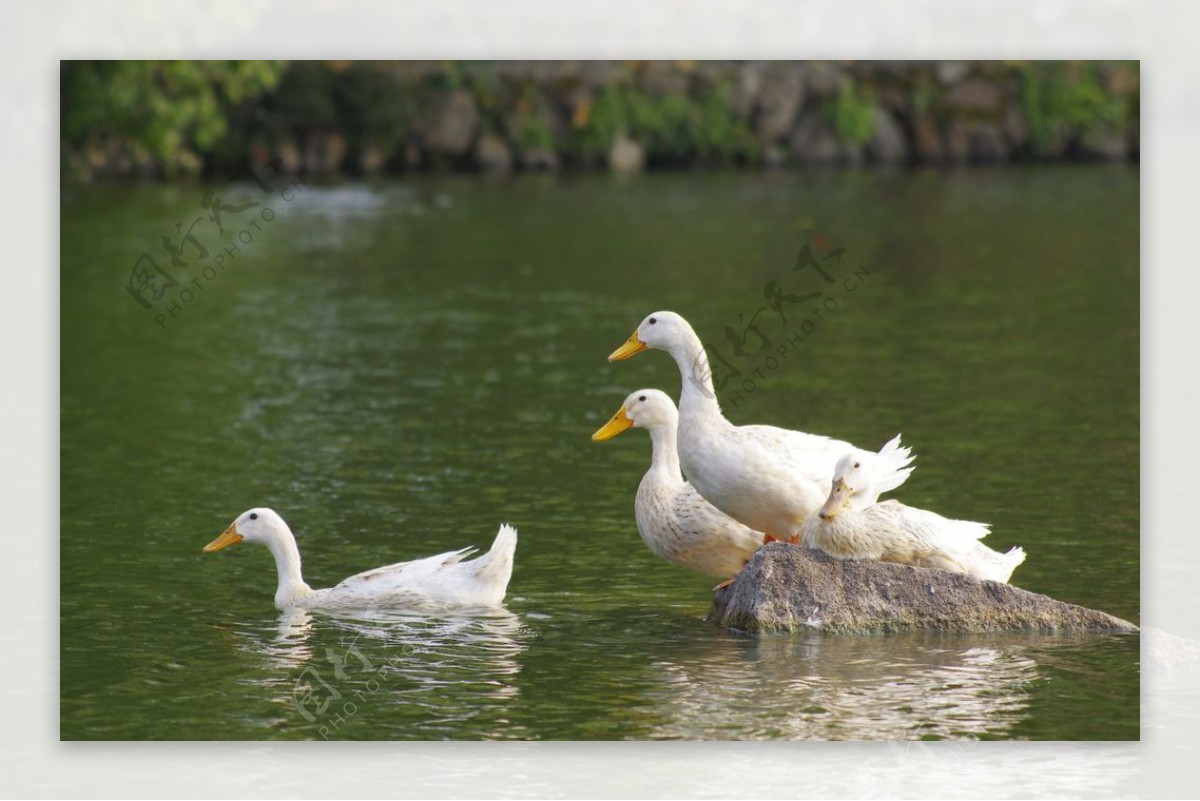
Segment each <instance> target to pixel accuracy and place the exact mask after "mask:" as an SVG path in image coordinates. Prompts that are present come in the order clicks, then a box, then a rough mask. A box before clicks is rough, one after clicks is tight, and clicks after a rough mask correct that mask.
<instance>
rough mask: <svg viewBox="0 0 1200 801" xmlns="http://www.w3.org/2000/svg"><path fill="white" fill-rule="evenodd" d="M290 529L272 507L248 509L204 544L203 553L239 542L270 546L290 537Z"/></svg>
mask: <svg viewBox="0 0 1200 801" xmlns="http://www.w3.org/2000/svg"><path fill="white" fill-rule="evenodd" d="M291 533H292V532H291V529H289V528H288V526H287V523H285V522H283V518H282V517H280V516H279V515H278V514H276V513H275V511H274V510H273V509H267V508H265V507H263V508H259V509H250V510H248V511H245V512H242V513H241V514H240V515H238V518H237V519H236V520H234V521H233V522H232V523H230V524H229V528H227V529H225V530H224V531H222V532H221V534H220V536H218V537H217V538H216V539H215V540H213V541H212V542H210V543H209V544H208V545H205V546H204V552H205V553H212V552H214V551H220V550H222V549H224V548H228V547H229V546H230V545H236V544H237V543H239V542H243V541H244V542H256V543H259V544H260V545H266V546H267V547H270V546H271V545H272V544H273V543H276V542H279V541H281V540H283V539H285V538H290V537H291Z"/></svg>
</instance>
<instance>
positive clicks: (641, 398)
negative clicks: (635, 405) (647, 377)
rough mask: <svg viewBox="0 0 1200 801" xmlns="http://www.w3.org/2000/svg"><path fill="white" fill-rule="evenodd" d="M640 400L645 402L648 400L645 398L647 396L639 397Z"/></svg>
mask: <svg viewBox="0 0 1200 801" xmlns="http://www.w3.org/2000/svg"><path fill="white" fill-rule="evenodd" d="M638 400H639V401H644V400H646V396H645V395H641V396H639V397H638Z"/></svg>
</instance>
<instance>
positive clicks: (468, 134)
mask: <svg viewBox="0 0 1200 801" xmlns="http://www.w3.org/2000/svg"><path fill="white" fill-rule="evenodd" d="M478 127H479V109H478V108H477V107H476V105H475V98H473V97H472V96H471V93H470V92H467V91H465V90H463V89H456V90H454V91H453V92H451V93H450V94H448V95H446V97H445V98H443V99H442V102H441V103H439V104H438V106H437V108H436V109H435V110H434V112H433V114H432V116H431V117H430V118H429V120H428V121H427V123H426V125H425V127H424V130H423V131H422V132H421V144H422V145H424V147H425V150H426V151H428V152H430V153H436V154H440V155H446V156H461V155H463V154H464V153H466V152H467V151H468V150H469V149H470V147H471V143H472V142H473V141H475V131H476V129H478Z"/></svg>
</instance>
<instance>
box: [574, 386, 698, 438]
mask: <svg viewBox="0 0 1200 801" xmlns="http://www.w3.org/2000/svg"><path fill="white" fill-rule="evenodd" d="M678 424H679V412H678V411H676V409H675V403H674V401H672V400H671V398H670V397H669V396H668V395H667V393H665V392H661V391H659V390H657V389H639V390H637V391H636V392H631V393H629V397H627V398H625V402H624V403H622V404H621V408H620V409H617V413H616V414H614V415H613V416H612V419H611V420H609V421H608V422H607V423H605V424H604V425H603V426H601V427H600V428H599V430H597V431H596V433H595V434H592V439H593V440H595V441H596V442H603V441H604V440H606V439H612V438H613V437H615V436H617V435H618V434H620V433H621V432H622V431H625V430H626V429H628V428H645V429H648V430H650V431H654V430H655V429H663V430H671V431H673V430H674V429H675V426H677V425H678Z"/></svg>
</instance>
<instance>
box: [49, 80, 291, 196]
mask: <svg viewBox="0 0 1200 801" xmlns="http://www.w3.org/2000/svg"><path fill="white" fill-rule="evenodd" d="M283 70H284V64H283V62H277V61H162V62H154V61H66V62H63V66H62V75H61V81H62V86H61V91H62V137H63V142H64V145H65V147H64V150H68V149H69V150H71V151H73V152H76V153H80V154H88V155H90V156H91V157H92V159H99V158H100V157H102V156H103V155H106V151H112V152H114V153H115V152H116V151H119V155H120V156H121V157H123V158H124V159H126V160H128V162H129V163H130V164H132V165H133V166H135V167H146V166H151V165H153V166H156V167H158V168H159V169H161V170H162V171H163V172H164V173H165V174H166V175H168V176H174V175H179V174H187V173H195V172H198V171H199V170H200V168H201V166H202V157H203V154H204V153H207V152H211V151H212V150H214V149H215V148H216V147H217V146H218V145H219V144H220V142H221V140H222V139H223V138H224V137H225V136H227V135H228V134H229V130H230V119H231V118H232V117H233V116H235V114H236V113H237V110H238V108H239V107H241V106H243V105H247V104H250V103H251V102H252V101H254V100H255V99H256V98H258V97H259V96H260V95H261V94H262V93H263V92H264V91H265V90H267V89H270V88H271V87H273V86H275V84H276V83H277V82H278V80H279V76H280V74H281V73H282V72H283Z"/></svg>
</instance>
